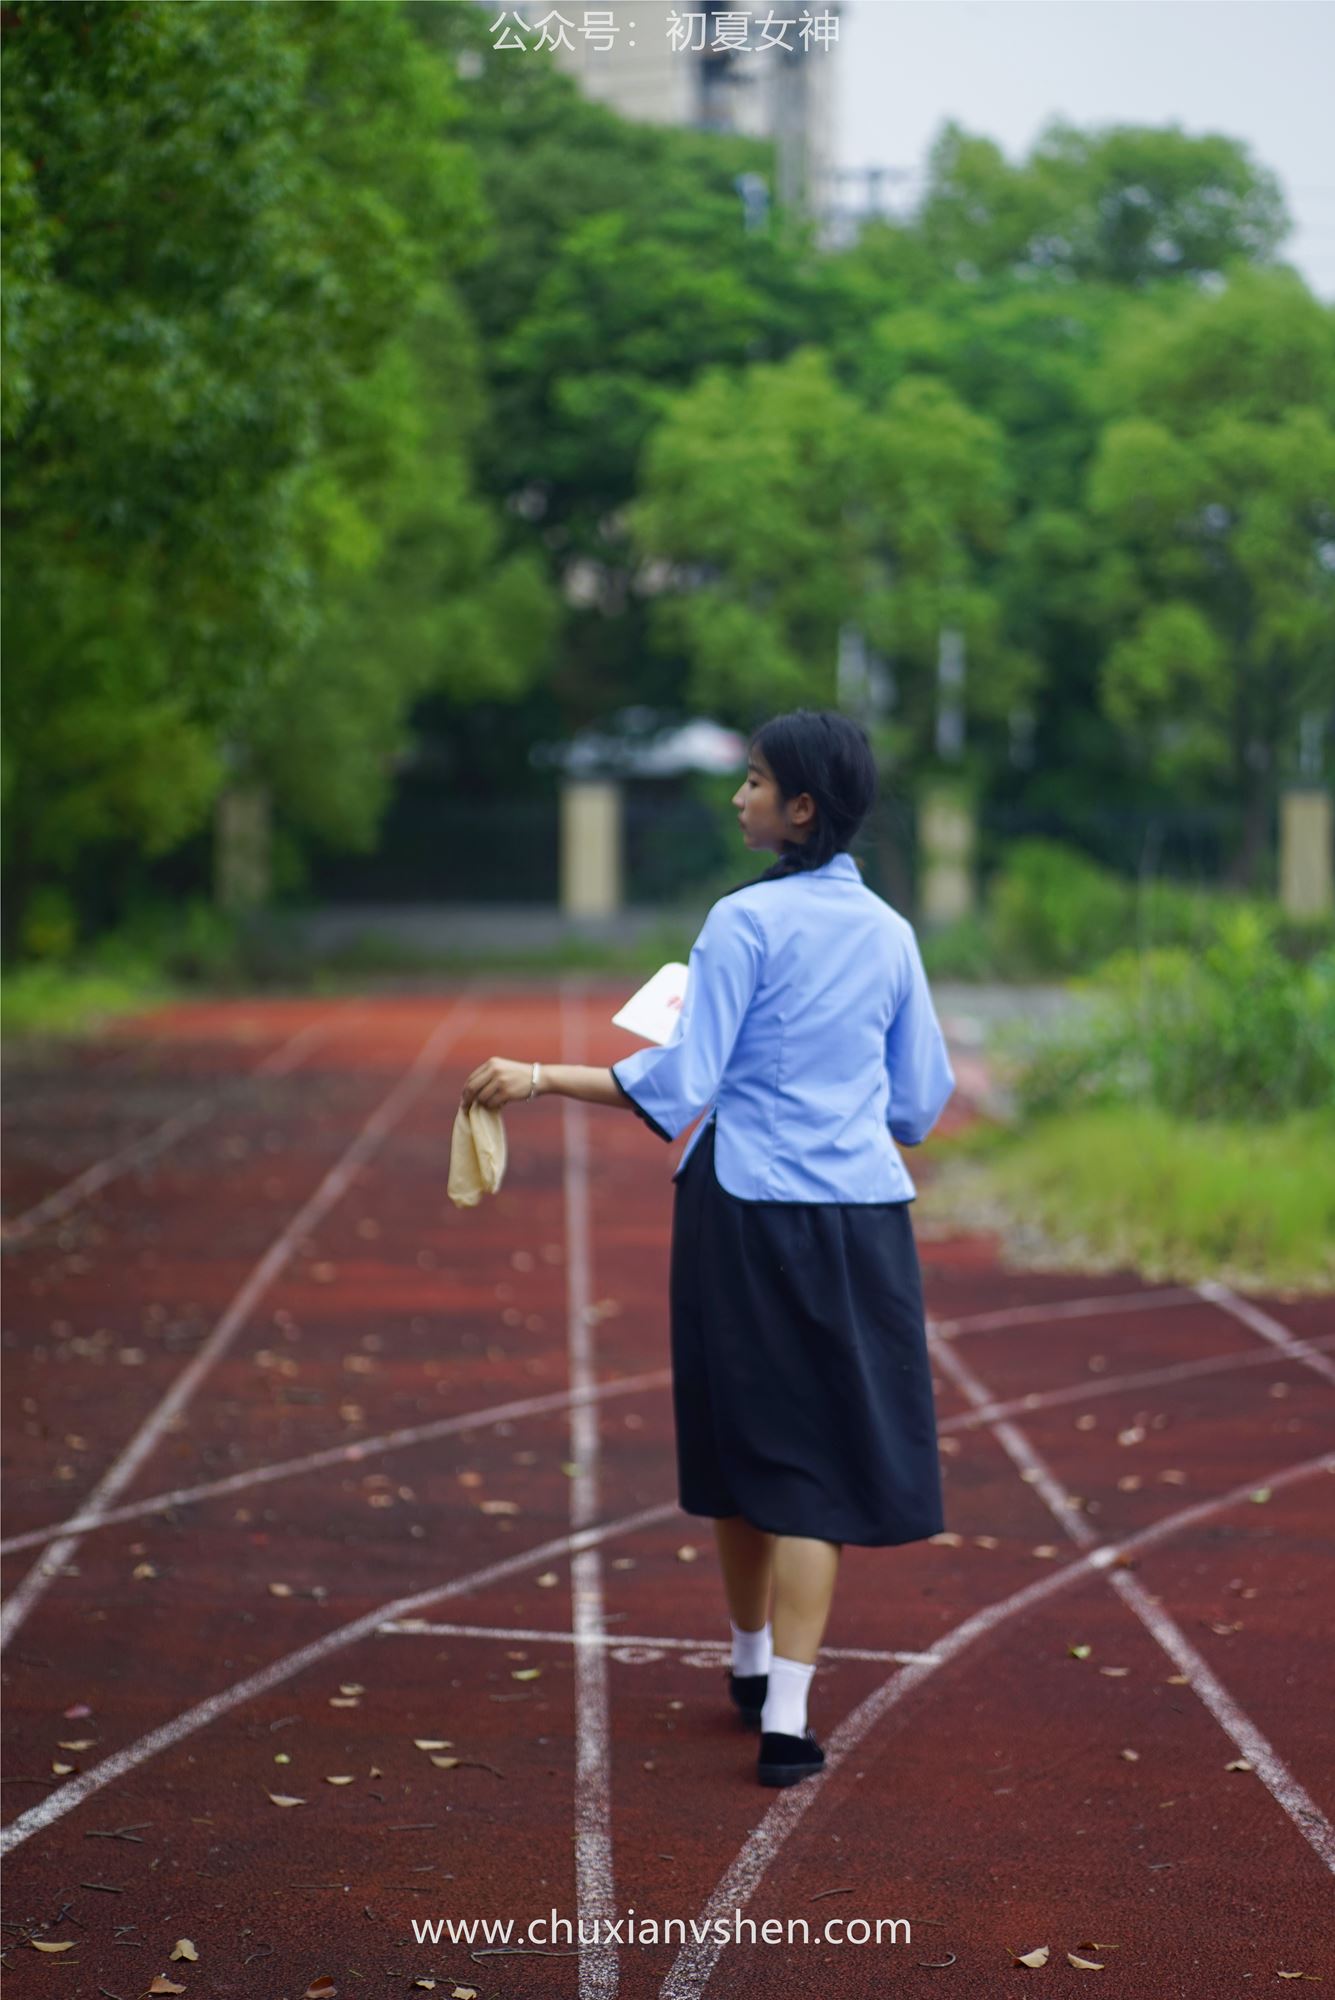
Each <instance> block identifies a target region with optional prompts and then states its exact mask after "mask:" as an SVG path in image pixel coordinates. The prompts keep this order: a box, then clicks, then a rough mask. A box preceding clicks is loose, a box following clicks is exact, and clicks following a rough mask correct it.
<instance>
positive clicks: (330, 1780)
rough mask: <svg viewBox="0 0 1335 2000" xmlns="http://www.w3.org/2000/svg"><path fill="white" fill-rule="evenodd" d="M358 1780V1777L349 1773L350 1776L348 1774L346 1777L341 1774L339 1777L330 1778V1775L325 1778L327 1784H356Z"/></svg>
mask: <svg viewBox="0 0 1335 2000" xmlns="http://www.w3.org/2000/svg"><path fill="white" fill-rule="evenodd" d="M356 1782H357V1781H356V1779H355V1778H354V1777H352V1776H351V1775H349V1776H347V1777H344V1776H342V1775H340V1776H339V1777H337V1778H329V1777H326V1779H325V1783H326V1784H327V1785H353V1784H355V1783H356Z"/></svg>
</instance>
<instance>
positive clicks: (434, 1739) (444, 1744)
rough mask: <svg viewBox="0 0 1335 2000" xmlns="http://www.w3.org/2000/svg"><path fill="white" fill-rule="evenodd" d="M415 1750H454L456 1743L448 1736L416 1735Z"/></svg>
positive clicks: (414, 1740)
mask: <svg viewBox="0 0 1335 2000" xmlns="http://www.w3.org/2000/svg"><path fill="white" fill-rule="evenodd" d="M413 1748H414V1749H415V1750H453V1748H454V1744H453V1741H452V1740H451V1738H450V1737H448V1736H414V1738H413Z"/></svg>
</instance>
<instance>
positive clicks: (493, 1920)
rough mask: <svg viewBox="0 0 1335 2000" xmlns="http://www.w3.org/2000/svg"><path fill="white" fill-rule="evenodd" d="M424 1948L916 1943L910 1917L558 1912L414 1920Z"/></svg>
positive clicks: (736, 1913)
mask: <svg viewBox="0 0 1335 2000" xmlns="http://www.w3.org/2000/svg"><path fill="white" fill-rule="evenodd" d="M412 1930H413V1937H414V1939H415V1940H416V1942H417V1943H418V1944H470V1945H479V1944H483V1945H507V1944H529V1945H555V1944H567V1945H579V1946H586V1945H635V1944H676V1945H684V1944H706V1943H709V1942H713V1943H715V1944H743V1943H746V1944H785V1945H787V1944H836V1945H837V1944H887V1943H889V1944H911V1943H912V1941H913V1940H912V1937H911V1935H910V1930H909V1920H908V1918H907V1917H843V1916H830V1917H826V1918H825V1919H824V1920H823V1921H822V1922H820V1923H817V1924H814V1925H813V1924H811V1923H809V1922H808V1921H807V1919H806V1918H805V1917H787V1918H784V1917H764V1918H761V1919H760V1920H757V1919H756V1918H754V1917H747V1916H744V1915H743V1914H742V1912H741V1911H740V1910H734V1911H733V1913H732V1916H731V1918H728V1917H725V1916H718V1917H637V1916H636V1914H635V1911H634V1910H633V1909H630V1910H627V1912H626V1914H625V1916H624V1917H575V1918H572V1917H563V1916H560V1915H559V1914H558V1913H557V1912H556V1911H555V1910H552V1911H551V1912H550V1914H549V1915H547V1916H545V1917H534V1918H533V1919H532V1920H531V1922H529V1923H528V1924H527V1925H524V1926H521V1925H519V1924H518V1923H517V1922H516V1921H515V1919H514V1918H513V1917H414V1918H413V1919H412Z"/></svg>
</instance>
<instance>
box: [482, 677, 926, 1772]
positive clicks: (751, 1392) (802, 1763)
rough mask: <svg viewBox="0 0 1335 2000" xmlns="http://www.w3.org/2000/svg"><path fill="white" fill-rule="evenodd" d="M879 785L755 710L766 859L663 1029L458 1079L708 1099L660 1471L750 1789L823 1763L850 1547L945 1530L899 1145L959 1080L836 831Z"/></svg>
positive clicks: (854, 761) (818, 734) (906, 950)
mask: <svg viewBox="0 0 1335 2000" xmlns="http://www.w3.org/2000/svg"><path fill="white" fill-rule="evenodd" d="M875 796H876V768H875V763H874V761H873V758H872V754H871V748H870V745H869V744H868V741H867V737H866V734H865V732H864V731H863V730H862V729H860V728H859V727H858V725H857V724H856V723H855V722H853V721H851V720H850V719H849V718H848V717H846V716H842V715H837V714H833V713H829V712H823V711H811V710H807V709H798V710H797V711H796V712H795V713H793V714H791V715H782V716H778V717H777V718H775V719H774V720H773V721H771V722H768V723H766V724H765V725H764V726H763V728H761V729H760V730H759V731H757V733H756V735H755V736H754V738H753V739H752V741H751V743H750V745H749V761H748V763H747V772H746V777H745V779H744V780H743V782H742V784H741V786H740V788H739V790H738V791H737V793H736V795H735V796H734V798H733V801H732V803H733V805H734V806H735V807H736V809H737V813H738V817H739V820H740V824H741V830H742V838H743V840H744V842H745V844H746V846H747V847H748V848H752V849H761V850H766V849H768V850H772V851H773V852H774V853H775V854H776V855H777V856H778V859H777V860H776V861H775V862H773V863H772V864H771V865H770V866H769V867H768V868H766V870H765V872H764V873H763V874H762V875H761V876H759V877H758V878H757V879H756V880H754V881H751V882H744V883H741V884H739V885H738V887H737V888H736V889H733V890H730V891H729V892H728V893H727V894H726V895H724V896H722V897H720V899H719V901H718V902H716V903H715V904H714V907H713V908H712V909H711V910H710V912H709V915H708V917H707V918H706V919H705V923H704V927H703V928H702V930H701V932H700V935H699V937H698V938H697V939H696V941H695V944H694V946H693V947H692V950H691V955H690V977H689V980H688V983H687V989H686V996H685V1000H684V1002H683V1005H682V1010H681V1013H680V1015H679V1017H678V1020H677V1023H676V1026H675V1028H674V1029H673V1033H672V1038H671V1040H670V1041H668V1042H666V1043H665V1044H663V1045H662V1046H661V1047H649V1048H642V1049H637V1050H636V1051H635V1052H634V1053H633V1054H632V1055H628V1056H623V1057H621V1058H620V1060H619V1061H617V1062H615V1063H614V1064H613V1065H612V1067H611V1069H610V1070H608V1069H595V1068H588V1067H585V1066H583V1065H576V1064H563V1063H531V1064H530V1063H521V1062H510V1061H507V1060H505V1059H504V1058H502V1057H499V1056H493V1057H492V1058H490V1060H489V1061H487V1062H484V1063H482V1064H480V1065H479V1066H478V1068H476V1069H475V1070H473V1071H472V1072H471V1074H470V1075H469V1077H468V1080H467V1082H466V1084H465V1086H464V1093H463V1102H464V1103H465V1104H469V1103H471V1102H472V1101H473V1100H474V1099H476V1100H477V1101H478V1102H479V1103H481V1104H484V1105H487V1106H489V1107H491V1108H492V1109H494V1110H499V1109H500V1108H501V1106H503V1105H505V1104H510V1103H514V1102H515V1101H516V1100H517V1099H519V1098H531V1097H534V1096H543V1095H545V1094H547V1093H548V1092H555V1093H556V1094H558V1095H560V1096H566V1097H577V1098H582V1099H583V1100H584V1101H585V1102H587V1103H591V1104H608V1105H614V1106H617V1105H619V1106H622V1107H624V1108H626V1109H628V1110H632V1111H634V1112H636V1113H637V1114H638V1116H639V1117H641V1118H642V1119H643V1120H644V1122H645V1123H646V1124H647V1125H648V1126H649V1127H650V1128H651V1130H653V1131H654V1132H656V1133H658V1135H659V1137H660V1138H662V1139H665V1140H672V1139H675V1138H677V1137H678V1135H679V1134H680V1133H681V1132H683V1131H684V1130H685V1129H686V1127H687V1126H688V1125H689V1124H690V1123H691V1121H692V1120H693V1119H695V1118H696V1117H697V1116H698V1115H699V1114H700V1113H701V1112H703V1111H706V1110H707V1111H709V1113H710V1115H709V1117H708V1118H706V1119H703V1120H702V1121H701V1123H700V1124H699V1125H698V1126H697V1128H696V1130H695V1132H694V1133H693V1134H692V1137H691V1140H690V1142H689V1144H688V1145H687V1147H686V1149H685V1151H684V1153H683V1154H682V1158H681V1162H680V1164H679V1165H678V1167H677V1170H676V1173H675V1174H674V1176H673V1180H674V1183H675V1185H674V1195H673V1227H672V1253H671V1281H670V1306H671V1326H672V1368H673V1407H674V1413H675V1418H676V1439H677V1472H678V1487H679V1496H680V1501H681V1505H682V1507H683V1509H684V1510H685V1511H686V1512H687V1513H690V1514H702V1515H709V1516H712V1517H713V1521H714V1534H715V1539H716V1541H717V1544H718V1552H719V1562H720V1566H721V1568H722V1572H723V1582H724V1590H725V1593H726V1596H727V1600H728V1608H729V1612H730V1620H731V1624H732V1643H733V1650H732V1669H731V1672H730V1674H729V1677H728V1678H729V1691H730V1694H731V1696H732V1699H733V1701H734V1702H735V1703H736V1705H737V1707H738V1708H739V1709H740V1710H741V1713H742V1716H743V1718H744V1719H745V1720H746V1721H747V1723H748V1724H749V1725H750V1726H752V1727H755V1726H756V1725H758V1726H759V1728H760V1732H761V1736H760V1755H759V1764H758V1775H759V1778H760V1781H761V1783H762V1784H767V1785H790V1784H793V1783H795V1782H796V1781H797V1780H798V1779H800V1778H805V1777H807V1776H809V1775H810V1774H811V1773H812V1772H814V1771H818V1770H819V1769H820V1768H821V1766H822V1765H823V1764H824V1762H825V1753H824V1751H823V1750H822V1749H821V1747H820V1745H819V1743H818V1742H817V1740H816V1738H815V1736H814V1735H813V1733H812V1731H811V1729H810V1727H809V1726H808V1723H807V1696H808V1691H809V1687H810V1683H811V1679H812V1676H813V1674H814V1672H815V1666H816V1658H817V1654H818V1652H819V1650H820V1645H821V1641H822V1638H823V1636H824V1632H825V1625H826V1621H827V1619H828V1616H829V1611H830V1604H831V1600H832V1598H833V1594H834V1585H835V1579H836V1576H837V1573H838V1567H839V1557H840V1553H841V1551H842V1549H843V1546H844V1544H845V1543H846V1542H852V1543H854V1544H858V1545H862V1546H864V1547H873V1548H875V1547H884V1546H887V1545H889V1544H891V1543H901V1542H913V1541H919V1540H922V1539H923V1538H924V1537H926V1536H929V1535H935V1534H938V1533H939V1532H940V1531H941V1529H942V1527H943V1525H944V1521H943V1515H942V1503H941V1484H940V1464H939V1459H938V1455H937V1437H936V1413H935V1408H934V1405H933V1401H932V1384H931V1374H930V1370H929V1367H928V1361H927V1335H926V1327H925V1323H924V1319H923V1305H922V1289H921V1282H920V1276H919V1269H918V1257H917V1247H916V1244H915V1242H914V1236H913V1228H912V1224H911V1222H910V1219H909V1204H910V1203H911V1202H912V1201H913V1200H914V1199H915V1198H916V1191H915V1188H914V1184H913V1182H912V1180H911V1179H910V1177H909V1174H908V1172H907V1170H906V1168H905V1166H904V1163H903V1161H902V1160H901V1159H900V1157H899V1154H898V1152H897V1151H896V1148H895V1145H894V1143H893V1141H895V1140H898V1141H899V1142H900V1144H901V1145H910V1146H916V1145H919V1144H920V1143H921V1142H922V1140H923V1139H925V1138H926V1136H927V1134H928V1133H929V1132H930V1131H931V1129H932V1126H933V1125H934V1124H935V1123H936V1120H937V1118H938V1117H939V1115H940V1113H941V1109H942V1107H943V1105H944V1104H945V1103H946V1100H947V1099H948V1098H949V1096H950V1094H951V1092H952V1090H953V1089H954V1087H955V1078H954V1075H953V1073H952V1071H951V1067H950V1063H949V1060H948V1059H947V1055H946V1048H945V1041H944V1039H943V1037H942V1034H941V1029H940V1026H939V1025H938V1022H937V1019H936V1014H935V1012H934V1010H933V1007H932V1001H931V996H930V994H929V992H928V987H927V978H926V974H925V973H924V971H923V966H922V960H921V958H920V956H919V953H918V946H917V940H916V938H915V936H914V933H913V930H912V927H911V926H910V925H909V924H908V923H907V922H906V920H905V919H904V918H903V917H901V916H900V915H899V914H898V913H897V912H896V911H895V910H892V909H891V908H890V907H889V905H888V904H886V903H884V902H883V901H882V900H881V898H880V897H879V896H877V895H875V894H874V893H873V892H872V891H871V890H870V889H867V888H865V887H864V886H863V883H862V879H861V876H860V874H859V872H858V866H857V863H856V862H855V861H854V859H853V857H852V855H851V854H850V853H849V851H848V850H849V843H850V842H851V841H852V839H853V838H854V836H855V835H856V833H857V831H858V828H859V827H860V826H861V824H862V821H863V819H864V818H865V817H866V814H867V812H868V811H869V809H870V807H871V805H872V803H873V801H874V799H875ZM771 1602H772V1605H773V1612H772V1618H771V1614H770V1607H771Z"/></svg>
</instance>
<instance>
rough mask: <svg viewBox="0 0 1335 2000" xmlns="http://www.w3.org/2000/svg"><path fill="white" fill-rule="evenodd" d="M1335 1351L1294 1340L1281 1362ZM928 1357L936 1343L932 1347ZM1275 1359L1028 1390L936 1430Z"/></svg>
mask: <svg viewBox="0 0 1335 2000" xmlns="http://www.w3.org/2000/svg"><path fill="white" fill-rule="evenodd" d="M1330 1347H1335V1334H1328V1335H1327V1336H1326V1337H1325V1338H1324V1339H1322V1340H1294V1341H1290V1343H1289V1344H1288V1345H1287V1346H1286V1347H1285V1349H1284V1355H1285V1358H1286V1359H1288V1360H1290V1361H1309V1360H1310V1359H1311V1357H1312V1356H1314V1355H1317V1354H1319V1353H1320V1352H1322V1350H1324V1349H1326V1348H1330ZM932 1348H933V1351H934V1350H935V1343H934V1342H933V1343H932ZM1275 1366H1277V1357H1276V1356H1275V1355H1273V1354H1266V1353H1260V1354H1257V1353H1255V1352H1248V1353H1246V1354H1208V1355H1203V1356H1202V1357H1201V1359H1200V1360H1199V1361H1175V1362H1171V1363H1169V1365H1168V1366H1167V1367H1164V1368H1146V1369H1144V1370H1142V1371H1141V1372H1140V1373H1139V1374H1134V1375H1091V1376H1090V1378H1089V1380H1088V1381H1087V1382H1077V1383H1074V1384H1072V1385H1071V1386H1070V1387H1068V1388H1062V1389H1043V1390H1032V1391H1031V1392H1030V1393H1029V1394H1028V1395H1025V1396H1012V1397H1011V1398H1010V1399H1009V1400H1008V1401H1005V1402H998V1403H988V1404H987V1406H986V1407H985V1408H983V1409H979V1410H963V1411H960V1412H959V1414H958V1415H956V1416H953V1417H945V1418H943V1419H942V1421H941V1423H940V1424H939V1425H938V1429H939V1430H941V1431H967V1430H977V1429H979V1428H980V1427H983V1426H986V1425H988V1424H991V1423H994V1422H995V1421H996V1420H997V1419H998V1418H999V1417H1010V1416H1016V1415H1024V1414H1026V1413H1028V1412H1030V1411H1033V1410H1051V1409H1056V1408H1058V1407H1060V1405H1061V1404H1063V1403H1083V1402H1086V1401H1088V1400H1089V1399H1090V1398H1092V1397H1095V1396H1112V1395H1118V1394H1121V1393H1122V1392H1124V1391H1125V1390H1128V1389H1157V1388H1160V1387H1162V1386H1163V1384H1165V1383H1169V1382H1189V1381H1194V1380H1195V1378H1196V1377H1197V1376H1198V1375H1227V1374H1229V1373H1231V1372H1232V1371H1233V1370H1235V1369H1246V1368H1274V1367H1275Z"/></svg>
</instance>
